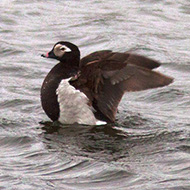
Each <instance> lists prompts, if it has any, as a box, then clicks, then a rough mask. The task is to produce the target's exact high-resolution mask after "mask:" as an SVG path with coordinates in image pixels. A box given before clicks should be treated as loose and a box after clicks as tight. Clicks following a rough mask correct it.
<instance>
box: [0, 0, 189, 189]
mask: <svg viewBox="0 0 190 190" xmlns="http://www.w3.org/2000/svg"><path fill="white" fill-rule="evenodd" d="M61 40H64V41H70V42H73V43H75V44H77V45H78V46H79V48H80V50H81V54H82V56H84V55H87V54H88V53H91V52H93V51H96V50H101V49H112V50H114V51H121V52H122V51H123V52H124V51H127V50H131V51H133V52H135V53H139V54H142V55H145V56H148V57H150V58H154V59H156V60H158V61H160V62H162V63H163V64H162V67H161V68H159V69H158V71H160V72H162V73H165V74H167V75H169V76H172V77H174V78H175V81H174V83H173V84H171V85H169V86H167V87H164V88H158V89H152V90H147V91H141V92H135V93H127V94H125V96H124V97H123V99H122V102H121V104H120V106H119V113H118V114H117V122H116V124H115V125H111V126H104V127H93V126H76V125H73V126H58V125H56V124H53V123H52V122H50V120H49V119H48V118H47V116H46V115H45V113H44V112H43V110H42V108H41V105H40V98H39V97H40V87H41V84H42V81H43V79H44V77H45V75H46V74H47V73H48V72H49V70H50V69H51V68H52V67H53V66H54V65H55V64H56V61H55V60H46V59H43V58H41V57H40V54H42V53H45V52H47V51H49V50H50V49H51V48H52V46H53V45H54V43H56V42H58V41H61ZM189 54H190V2H189V0H176V1H173V0H166V1H165V0H159V1H158V0H147V1H142V0H134V1H129V0H118V1H112V0H91V1H88V0H80V1H77V0H67V1H63V0H62V1H61V0H55V1H50V0H33V1H26V0H1V1H0V57H1V59H0V97H1V98H0V189H8V190H15V189H19V190H28V189H29V190H42V189H43V190H51V189H61V190H115V189H119V190H160V189H164V190H166V189H169V190H181V189H183V190H187V189H190V99H189V97H190V80H189V78H190V58H189Z"/></svg>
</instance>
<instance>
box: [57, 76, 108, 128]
mask: <svg viewBox="0 0 190 190" xmlns="http://www.w3.org/2000/svg"><path fill="white" fill-rule="evenodd" d="M70 79H71V78H69V79H64V80H62V81H61V82H60V84H59V86H58V88H57V91H56V93H57V96H58V102H59V107H60V115H59V121H60V122H61V123H64V124H73V123H79V124H85V125H105V124H106V122H104V121H99V120H97V119H96V118H95V116H94V114H93V111H92V110H93V109H92V107H90V106H89V105H88V98H87V96H86V95H85V94H84V93H83V92H81V91H79V90H76V89H75V88H74V87H73V86H71V85H70V84H69V80H70Z"/></svg>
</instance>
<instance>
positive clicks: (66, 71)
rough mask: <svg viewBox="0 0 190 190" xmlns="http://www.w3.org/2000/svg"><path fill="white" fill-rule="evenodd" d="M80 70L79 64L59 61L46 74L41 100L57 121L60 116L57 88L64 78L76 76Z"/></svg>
mask: <svg viewBox="0 0 190 190" xmlns="http://www.w3.org/2000/svg"><path fill="white" fill-rule="evenodd" d="M78 70H79V67H78V66H73V65H69V64H67V63H62V62H60V63H58V64H57V65H55V66H54V67H53V68H52V69H51V71H50V72H49V73H48V75H47V76H46V78H45V80H44V82H43V84H42V87H41V102H42V107H43V109H44V111H45V112H46V114H47V115H48V116H49V117H50V118H51V119H52V120H53V121H56V120H58V118H59V104H58V101H57V94H56V90H57V88H58V86H59V84H60V82H61V80H62V79H66V78H69V77H72V76H74V75H75V74H76V73H77V72H78Z"/></svg>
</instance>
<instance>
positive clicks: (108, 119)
mask: <svg viewBox="0 0 190 190" xmlns="http://www.w3.org/2000/svg"><path fill="white" fill-rule="evenodd" d="M41 56H42V57H45V58H51V59H56V60H58V61H59V63H57V64H56V65H55V66H54V67H53V68H52V69H51V70H50V72H49V73H48V74H47V76H46V77H45V79H44V82H43V84H42V87H41V105H42V108H43V110H44V111H45V113H46V114H47V116H48V117H49V118H50V119H51V120H52V121H58V122H60V123H62V124H74V123H78V124H83V125H105V124H109V123H114V122H115V120H116V119H115V118H116V113H117V111H118V105H119V103H120V101H121V99H122V96H123V95H124V94H125V92H134V91H141V90H147V89H152V88H158V87H164V86H166V85H169V84H170V83H172V81H173V78H172V77H170V76H167V75H164V74H161V73H160V72H158V71H154V69H155V68H158V67H159V66H160V65H161V64H160V62H158V61H156V60H154V59H151V58H148V57H145V56H143V55H139V54H136V53H131V52H127V51H126V52H114V51H112V50H99V51H96V52H93V53H91V54H89V55H87V56H85V57H83V58H82V59H81V58H80V50H79V48H78V47H77V46H76V45H75V44H73V43H71V42H67V41H59V42H57V43H56V44H55V45H54V46H53V48H52V50H51V51H49V52H48V53H46V54H42V55H41Z"/></svg>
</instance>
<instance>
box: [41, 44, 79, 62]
mask: <svg viewBox="0 0 190 190" xmlns="http://www.w3.org/2000/svg"><path fill="white" fill-rule="evenodd" d="M41 56H42V57H46V58H52V59H57V60H59V61H60V62H73V61H74V62H77V64H79V61H80V51H79V49H78V47H77V46H76V45H74V44H72V43H70V42H65V41H60V42H57V43H56V44H55V45H54V46H53V49H52V50H51V51H50V52H48V53H46V54H42V55H41Z"/></svg>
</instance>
